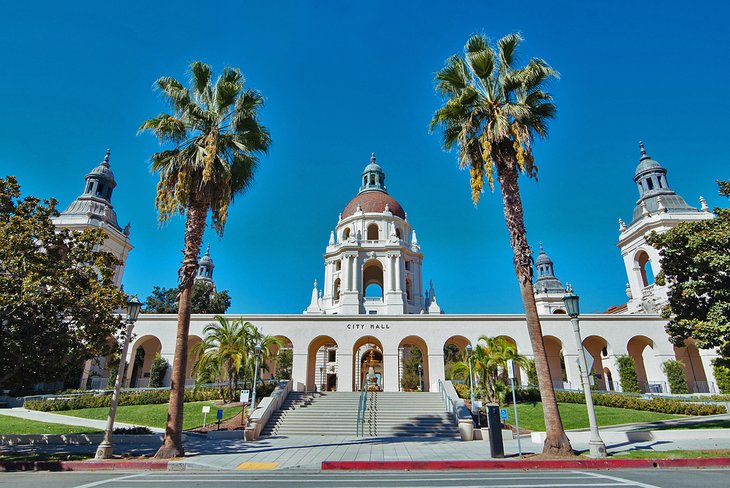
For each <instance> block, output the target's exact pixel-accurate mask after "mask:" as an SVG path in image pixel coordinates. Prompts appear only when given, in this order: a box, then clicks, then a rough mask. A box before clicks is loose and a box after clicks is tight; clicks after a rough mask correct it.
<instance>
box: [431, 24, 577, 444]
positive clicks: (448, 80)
mask: <svg viewBox="0 0 730 488" xmlns="http://www.w3.org/2000/svg"><path fill="white" fill-rule="evenodd" d="M521 40H522V38H521V37H520V35H519V34H510V35H507V36H505V37H503V38H502V39H500V40H499V41H498V42H497V49H495V48H494V47H492V46H491V45H490V43H489V41H488V40H487V38H486V37H485V36H482V35H475V36H472V37H471V38H470V39H469V40H468V41H467V43H466V46H465V47H464V54H463V55H461V54H457V55H454V56H452V57H450V58H449V59H448V60H447V61H446V65H445V66H444V68H443V69H441V70H440V71H439V72H438V73H436V81H437V91H438V92H439V93H440V94H441V96H442V97H443V98H444V99H445V103H444V105H443V106H442V107H441V108H439V109H438V110H437V111H436V113H435V114H434V116H433V119H432V120H431V130H434V129H435V128H437V127H438V128H441V129H442V130H443V141H442V144H443V147H444V149H446V150H451V149H452V148H454V147H456V148H457V150H458V161H459V166H460V167H461V168H469V174H470V186H471V195H472V200H473V202H474V205H476V204H477V203H478V202H479V199H480V196H481V194H482V193H483V191H484V184H485V180H486V182H487V183H488V184H489V186H490V188H491V189H492V190H494V177H495V170H496V177H497V179H498V180H499V186H500V188H501V193H502V201H503V204H504V217H505V221H506V224H507V229H508V231H509V236H510V245H511V246H512V252H513V255H514V267H515V273H516V275H517V279H518V282H519V286H520V294H521V296H522V303H523V305H524V308H525V316H526V319H527V329H528V332H529V335H530V341H531V343H532V349H533V353H534V355H535V363H536V366H537V373H538V379H539V387H540V393H541V395H542V402H543V409H544V414H545V424H546V427H547V429H546V430H547V436H546V439H545V445H544V448H543V452H546V453H552V454H568V453H571V452H572V449H571V446H570V441H569V440H568V438H567V436H566V435H565V431H564V429H563V424H562V421H561V419H560V413H559V412H558V405H557V402H556V401H555V392H554V391H553V387H552V383H551V381H550V371H549V369H548V362H547V356H546V355H545V346H544V344H543V337H542V328H541V326H540V319H539V317H538V315H537V307H536V306H535V297H534V294H533V289H532V250H531V249H530V245H529V244H528V243H527V237H526V232H525V222H524V217H523V209H522V200H521V198H520V187H519V181H518V176H519V173H520V172H521V173H523V174H527V176H528V177H529V178H537V166H535V164H534V161H533V156H532V144H533V141H534V139H535V137H542V138H544V137H546V136H547V130H548V126H547V123H548V120H549V119H550V118H552V117H553V116H554V115H555V105H554V103H553V99H552V96H551V95H550V94H549V93H548V92H547V91H545V86H546V84H547V82H548V80H549V79H550V78H552V77H557V73H556V72H555V71H554V70H553V69H552V68H551V67H550V66H549V65H548V64H547V63H546V62H545V61H543V60H541V59H537V58H533V59H531V60H530V61H529V62H528V63H527V64H526V65H525V66H523V67H520V68H518V67H515V66H514V65H513V63H514V61H515V59H516V53H517V47H518V45H519V43H520V41H521Z"/></svg>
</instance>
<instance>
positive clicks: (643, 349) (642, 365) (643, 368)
mask: <svg viewBox="0 0 730 488" xmlns="http://www.w3.org/2000/svg"><path fill="white" fill-rule="evenodd" d="M626 349H627V351H628V353H629V356H631V357H632V358H633V360H634V363H635V364H636V379H637V380H638V382H639V389H640V390H641V391H642V393H662V391H663V388H662V384H661V382H657V381H651V380H650V379H649V376H648V374H647V363H648V364H653V363H654V361H655V358H654V342H653V341H652V340H651V339H649V338H648V337H644V336H635V337H632V338H631V340H629V342H628V344H627V345H626Z"/></svg>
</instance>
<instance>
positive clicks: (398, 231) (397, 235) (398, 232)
mask: <svg viewBox="0 0 730 488" xmlns="http://www.w3.org/2000/svg"><path fill="white" fill-rule="evenodd" d="M395 236H396V237H397V238H398V239H402V237H401V233H400V227H398V226H396V228H395Z"/></svg>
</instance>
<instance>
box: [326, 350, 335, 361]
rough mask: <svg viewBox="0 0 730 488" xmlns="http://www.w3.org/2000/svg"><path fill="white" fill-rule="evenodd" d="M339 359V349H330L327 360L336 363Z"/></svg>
mask: <svg viewBox="0 0 730 488" xmlns="http://www.w3.org/2000/svg"><path fill="white" fill-rule="evenodd" d="M335 361H337V349H330V350H328V351H327V362H328V363H334V362H335Z"/></svg>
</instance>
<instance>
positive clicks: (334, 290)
mask: <svg viewBox="0 0 730 488" xmlns="http://www.w3.org/2000/svg"><path fill="white" fill-rule="evenodd" d="M332 296H333V297H334V299H335V302H339V301H340V278H336V279H335V284H334V286H333V287H332Z"/></svg>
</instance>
